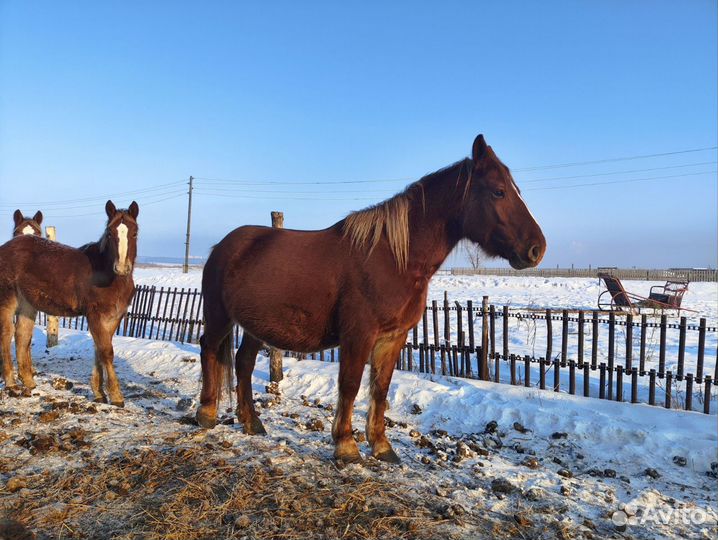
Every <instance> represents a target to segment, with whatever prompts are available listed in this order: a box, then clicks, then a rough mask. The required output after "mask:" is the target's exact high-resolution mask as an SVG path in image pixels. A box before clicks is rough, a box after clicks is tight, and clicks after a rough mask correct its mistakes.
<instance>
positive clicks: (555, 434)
mask: <svg viewBox="0 0 718 540" xmlns="http://www.w3.org/2000/svg"><path fill="white" fill-rule="evenodd" d="M551 438H552V439H556V440H558V439H566V438H568V433H566V432H565V431H554V432H553V433H552V434H551Z"/></svg>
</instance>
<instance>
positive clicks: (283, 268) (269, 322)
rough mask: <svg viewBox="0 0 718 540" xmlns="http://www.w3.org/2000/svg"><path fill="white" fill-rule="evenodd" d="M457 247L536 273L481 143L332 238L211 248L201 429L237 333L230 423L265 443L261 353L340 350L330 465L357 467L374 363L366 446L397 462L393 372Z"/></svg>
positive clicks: (258, 237) (263, 230) (290, 236)
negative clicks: (361, 394) (389, 428)
mask: <svg viewBox="0 0 718 540" xmlns="http://www.w3.org/2000/svg"><path fill="white" fill-rule="evenodd" d="M462 239H468V240H471V241H473V242H477V243H478V244H480V245H481V246H482V247H483V248H484V250H485V251H486V252H487V253H488V254H489V255H493V256H500V257H503V258H505V259H508V261H509V262H510V263H511V266H513V267H514V268H519V269H520V268H527V267H531V266H536V265H537V264H538V263H539V262H540V261H541V258H542V257H543V254H544V251H545V250H546V240H545V239H544V236H543V233H542V232H541V228H540V227H539V226H538V224H537V223H536V221H535V220H534V218H533V216H532V215H531V213H530V212H529V210H528V208H527V207H526V203H525V202H524V200H523V199H522V198H521V195H520V192H519V189H518V187H517V186H516V184H515V182H514V180H513V178H512V177H511V173H510V172H509V169H508V168H507V167H506V166H505V165H504V164H503V163H501V161H500V160H499V159H498V158H497V157H496V154H494V152H493V150H492V149H491V147H489V146H487V145H486V142H485V141H484V138H483V136H481V135H479V136H478V137H477V138H476V140H475V141H474V144H473V149H472V157H471V159H464V160H461V161H459V162H457V163H455V164H453V165H451V166H449V167H447V168H445V169H442V170H440V171H438V172H436V173H433V174H430V175H428V176H425V177H424V178H422V179H421V180H419V181H418V182H415V183H414V184H411V185H410V186H409V187H408V188H407V189H406V190H405V191H404V192H402V193H399V194H398V195H395V196H394V197H392V198H391V199H389V200H387V201H384V202H383V203H379V204H377V205H376V206H374V207H371V208H367V209H366V210H360V211H358V212H354V213H352V214H350V215H349V216H348V217H347V218H346V219H343V220H342V221H340V222H338V223H335V224H334V225H332V226H331V227H329V228H328V229H324V230H321V231H293V230H289V229H272V228H268V227H252V226H246V227H240V228H238V229H235V230H234V231H232V232H230V233H229V234H228V235H227V236H225V237H224V239H223V240H222V241H220V242H219V244H217V245H216V246H215V247H214V249H213V250H212V253H211V254H210V256H209V258H208V259H207V264H206V265H205V267H204V272H203V274H202V294H203V295H204V318H205V329H204V335H203V336H202V339H201V356H202V393H201V395H200V407H199V409H198V410H197V421H198V423H199V425H200V426H204V427H211V426H213V425H214V424H215V422H216V415H217V403H218V399H219V388H220V386H221V384H220V379H221V378H222V375H223V371H224V375H227V372H229V371H230V370H231V369H232V326H233V324H234V323H235V322H236V323H238V324H239V325H241V326H242V328H243V329H244V337H243V339H242V344H241V346H240V347H239V350H238V351H237V354H236V357H235V361H234V364H235V365H234V367H235V369H236V372H237V382H238V384H237V402H238V408H237V415H238V417H239V420H240V421H241V422H242V424H243V425H244V430H245V432H246V433H264V427H263V426H262V423H261V422H260V420H259V417H258V416H257V413H256V411H255V409H254V404H253V401H252V386H251V375H252V370H253V369H254V364H255V359H256V356H257V352H258V351H259V349H260V347H261V346H262V343H263V342H264V343H267V344H270V345H273V346H275V347H277V348H279V349H284V350H292V351H299V352H311V351H316V350H320V349H326V348H330V347H335V346H337V345H339V346H341V362H340V366H339V400H338V403H337V408H336V415H335V417H334V424H333V426H332V437H333V439H334V444H335V451H334V456H335V458H336V459H340V460H343V461H358V460H360V459H361V457H360V454H359V449H358V448H357V445H356V442H354V439H353V438H352V425H351V417H352V409H353V406H354V398H355V397H356V394H357V391H358V389H359V385H360V383H361V378H362V373H363V371H364V365H365V363H366V362H367V361H369V362H370V364H371V373H370V381H371V389H370V396H371V402H370V405H369V412H368V414H367V422H366V435H367V441H368V442H369V444H370V445H371V450H372V454H373V455H374V457H376V458H377V459H381V460H384V461H389V462H398V461H399V458H398V456H397V455H396V453H395V452H394V450H393V449H392V447H391V444H390V443H389V441H388V439H387V438H386V435H385V432H384V410H385V408H386V395H387V391H388V389H389V383H390V382H391V376H392V372H393V370H394V365H395V364H396V360H397V357H398V355H399V353H400V351H401V348H402V347H403V345H404V344H405V343H406V336H407V332H408V331H409V330H410V329H411V328H412V327H413V326H414V325H416V324H417V322H418V321H419V320H420V319H421V316H422V313H423V312H424V308H425V306H426V295H427V290H428V287H429V280H430V279H431V276H432V275H433V274H434V272H436V270H437V269H438V268H439V266H441V264H442V263H443V262H444V259H446V257H447V255H448V254H449V252H450V251H451V250H452V249H453V248H454V247H455V246H456V245H457V243H458V242H459V241H460V240H462ZM287 261H291V263H290V264H288V263H287Z"/></svg>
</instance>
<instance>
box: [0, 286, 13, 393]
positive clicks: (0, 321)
mask: <svg viewBox="0 0 718 540" xmlns="http://www.w3.org/2000/svg"><path fill="white" fill-rule="evenodd" d="M15 309H17V298H16V297H15V295H14V294H12V293H10V292H7V293H6V292H5V291H2V292H0V357H2V377H3V380H4V381H5V388H12V387H14V386H15V375H14V374H13V372H12V356H11V352H10V346H11V344H12V334H13V321H12V318H13V316H14V315H15Z"/></svg>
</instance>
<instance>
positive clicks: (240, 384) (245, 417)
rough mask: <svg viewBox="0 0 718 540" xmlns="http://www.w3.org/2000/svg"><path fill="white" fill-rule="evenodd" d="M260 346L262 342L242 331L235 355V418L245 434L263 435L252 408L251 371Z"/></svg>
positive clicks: (262, 427)
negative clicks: (242, 334)
mask: <svg viewBox="0 0 718 540" xmlns="http://www.w3.org/2000/svg"><path fill="white" fill-rule="evenodd" d="M261 347H262V342H261V341H260V340H258V339H257V338H255V337H254V336H252V335H251V334H248V333H247V332H245V333H244V337H243V338H242V344H241V345H240V346H239V349H237V355H236V357H235V370H236V371H237V418H239V420H240V422H242V425H243V426H244V432H245V433H246V434H247V435H264V434H266V433H267V431H266V430H265V429H264V426H263V425H262V422H261V420H260V419H259V416H258V415H257V411H256V410H255V409H254V400H252V372H253V371H254V364H255V363H256V361H257V353H258V352H259V349H260V348H261Z"/></svg>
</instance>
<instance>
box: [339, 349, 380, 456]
mask: <svg viewBox="0 0 718 540" xmlns="http://www.w3.org/2000/svg"><path fill="white" fill-rule="evenodd" d="M373 343H374V340H373V339H370V338H369V337H363V339H362V336H359V337H358V338H353V339H346V340H342V342H341V359H340V362H339V399H338V400H337V411H336V414H335V416H334V423H333V424H332V439H334V459H336V460H340V461H344V462H346V463H356V462H360V461H361V455H360V454H359V448H358V447H357V443H356V441H355V440H354V437H353V436H352V412H353V411H354V399H355V398H356V395H357V392H358V391H359V386H360V385H361V378H362V374H363V373H364V364H366V360H367V358H368V356H369V352H370V351H371V347H372V345H373Z"/></svg>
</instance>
